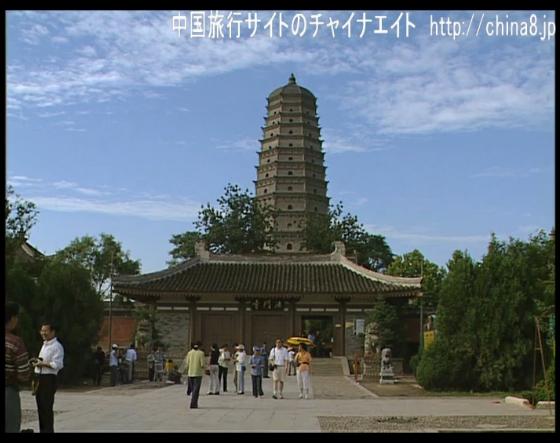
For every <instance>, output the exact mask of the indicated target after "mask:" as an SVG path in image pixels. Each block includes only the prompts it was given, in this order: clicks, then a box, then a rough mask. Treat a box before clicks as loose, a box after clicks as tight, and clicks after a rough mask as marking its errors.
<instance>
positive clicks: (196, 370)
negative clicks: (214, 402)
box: [185, 341, 206, 409]
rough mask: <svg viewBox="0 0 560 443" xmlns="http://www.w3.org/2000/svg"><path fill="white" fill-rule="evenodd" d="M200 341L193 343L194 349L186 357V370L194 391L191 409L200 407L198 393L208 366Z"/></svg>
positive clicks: (190, 386) (190, 385)
mask: <svg viewBox="0 0 560 443" xmlns="http://www.w3.org/2000/svg"><path fill="white" fill-rule="evenodd" d="M201 345H202V343H201V342H200V341H198V342H195V343H193V345H192V349H191V350H190V351H189V353H188V354H187V356H186V357H185V370H186V371H187V375H188V377H189V388H190V391H191V393H192V397H191V409H196V408H198V395H199V393H200V385H201V384H202V375H203V374H204V369H205V367H206V361H205V360H206V359H205V357H204V352H203V351H202V350H200V347H201Z"/></svg>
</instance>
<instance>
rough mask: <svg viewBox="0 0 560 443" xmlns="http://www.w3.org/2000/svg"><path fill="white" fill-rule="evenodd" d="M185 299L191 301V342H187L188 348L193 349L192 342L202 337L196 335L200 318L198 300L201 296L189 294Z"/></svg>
mask: <svg viewBox="0 0 560 443" xmlns="http://www.w3.org/2000/svg"><path fill="white" fill-rule="evenodd" d="M185 300H187V301H188V302H189V317H190V318H189V342H188V343H187V349H189V350H190V349H191V343H192V342H193V341H194V340H201V337H196V336H195V335H196V331H197V330H196V327H195V326H196V322H197V320H198V318H197V317H198V315H197V312H196V302H197V301H198V300H200V297H198V296H194V295H189V296H185Z"/></svg>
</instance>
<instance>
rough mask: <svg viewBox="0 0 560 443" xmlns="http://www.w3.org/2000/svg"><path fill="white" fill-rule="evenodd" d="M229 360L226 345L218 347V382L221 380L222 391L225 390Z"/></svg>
mask: <svg viewBox="0 0 560 443" xmlns="http://www.w3.org/2000/svg"><path fill="white" fill-rule="evenodd" d="M230 360H231V354H230V353H229V350H228V345H227V344H225V345H223V346H222V348H221V349H220V358H219V359H218V384H220V383H221V382H222V378H223V387H224V389H223V390H224V392H227V374H228V369H229V362H230Z"/></svg>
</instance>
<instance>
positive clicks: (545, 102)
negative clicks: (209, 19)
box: [7, 11, 554, 153]
mask: <svg viewBox="0 0 560 443" xmlns="http://www.w3.org/2000/svg"><path fill="white" fill-rule="evenodd" d="M263 14H264V12H263ZM172 15H173V12H171V11H170V12H167V11H162V12H150V13H145V12H140V11H118V12H114V11H95V12H91V11H88V12H74V11H72V12H68V11H65V12H49V13H30V14H20V15H19V17H20V20H21V21H22V22H23V23H27V22H28V23H30V26H31V28H30V31H28V32H27V34H26V37H23V38H28V39H29V38H31V39H33V38H36V37H29V35H31V36H34V35H43V34H42V33H49V36H52V35H53V34H56V35H54V37H60V38H65V39H68V40H78V39H80V41H82V40H83V41H84V42H85V43H84V45H83V46H81V47H80V49H79V50H78V51H79V53H77V54H76V56H75V57H74V58H72V57H68V56H66V55H65V56H60V57H58V58H57V57H50V58H49V57H47V56H45V59H44V60H41V59H39V60H37V61H36V62H35V63H30V62H29V61H27V60H26V61H25V62H24V61H23V59H20V58H18V57H17V56H15V55H14V56H11V57H10V58H9V64H8V75H7V79H8V81H7V92H8V108H9V109H11V110H13V109H23V108H26V107H51V106H59V105H67V104H74V103H89V102H107V101H111V100H114V99H115V98H116V97H122V96H126V95H127V94H131V93H141V94H144V95H146V96H150V97H158V92H157V90H156V88H158V87H169V86H177V85H181V84H185V83H188V82H192V81H194V80H197V79H198V78H201V77H208V76H215V75H220V74H223V73H228V72H233V71H236V70H242V69H247V68H258V67H266V68H267V69H268V68H271V67H273V65H275V64H281V63H290V64H291V65H295V68H297V69H299V70H300V71H302V72H303V73H305V74H306V75H310V76H311V75H317V76H319V75H320V76H336V75H340V74H350V76H349V77H348V78H354V79H355V80H352V81H348V80H347V81H342V82H340V83H339V86H338V87H337V88H335V89H334V90H330V89H327V90H326V91H325V94H326V95H327V94H328V96H329V97H332V98H333V99H338V101H339V103H340V106H341V107H342V112H344V111H347V110H351V111H352V114H353V115H354V116H355V119H354V121H357V120H361V121H363V122H365V123H366V124H367V126H369V127H370V130H371V131H375V132H376V133H377V134H380V133H382V134H389V135H390V134H427V133H438V132H446V131H472V130H478V129H480V128H484V127H513V126H523V127H526V126H530V125H534V124H538V123H540V122H542V121H547V122H548V121H550V120H551V116H552V115H553V111H554V99H553V97H554V42H539V43H537V44H535V43H534V42H529V41H527V40H524V41H523V40H520V39H509V40H506V41H503V42H499V44H497V43H496V42H495V41H489V40H487V39H486V40H484V39H470V40H461V41H453V40H451V39H436V38H430V37H422V36H421V35H418V36H416V37H415V38H414V39H400V40H395V39H389V38H388V39H386V40H380V39H366V38H364V39H361V40H359V44H356V41H357V40H356V39H357V38H358V37H354V38H353V39H348V38H346V37H344V38H342V36H341V38H337V39H332V37H331V36H330V33H329V32H328V31H325V32H323V33H322V35H321V36H320V37H318V38H316V39H311V38H287V37H286V38H270V37H269V36H268V35H267V32H266V31H265V32H259V33H257V35H256V36H255V37H254V38H242V39H238V40H236V39H228V38H225V39H223V40H222V39H208V38H205V39H190V38H188V37H186V36H184V35H183V36H181V37H179V36H178V34H177V32H174V31H173V30H172V27H171V19H172ZM333 15H334V16H337V17H338V18H339V19H340V20H342V21H344V20H345V18H346V17H347V16H348V14H346V13H344V14H342V13H341V14H338V15H337V13H334V12H333ZM47 20H48V21H47ZM38 21H42V22H44V23H49V29H48V30H47V28H46V27H45V26H43V25H40V24H38V23H37V22H38ZM261 26H263V24H262V23H261ZM261 31H263V30H262V29H261ZM309 31H310V33H311V30H309ZM54 37H52V38H54ZM147 61H149V62H147ZM341 77H342V76H341ZM326 95H325V96H326ZM181 111H182V109H181ZM185 112H187V111H186V108H185ZM11 115H12V116H13V115H14V114H13V113H12V114H11ZM358 140H360V141H359V142H357V141H354V140H350V141H349V140H340V139H336V137H335V138H330V139H329V138H327V137H325V141H326V147H328V149H329V150H330V151H331V152H333V153H338V152H364V151H368V150H371V146H369V141H368V145H365V144H364V143H363V141H362V140H364V139H358Z"/></svg>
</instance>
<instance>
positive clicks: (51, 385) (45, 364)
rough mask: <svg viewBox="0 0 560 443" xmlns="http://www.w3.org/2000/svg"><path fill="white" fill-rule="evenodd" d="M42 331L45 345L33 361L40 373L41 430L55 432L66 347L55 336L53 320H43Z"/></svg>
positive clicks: (38, 407) (38, 397) (38, 405)
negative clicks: (56, 400) (58, 382)
mask: <svg viewBox="0 0 560 443" xmlns="http://www.w3.org/2000/svg"><path fill="white" fill-rule="evenodd" d="M40 333H41V337H42V339H43V347H42V348H41V352H39V359H38V360H36V361H35V362H34V363H33V366H34V367H35V373H36V374H38V375H39V388H38V390H37V395H36V396H35V399H36V401H37V411H38V412H39V430H40V431H41V432H54V414H53V406H54V394H55V393H56V376H57V374H58V371H60V370H61V369H62V368H63V367H64V348H63V347H62V345H61V344H60V342H59V341H58V339H57V338H56V337H55V335H56V328H55V327H54V326H53V324H52V323H51V322H43V324H42V325H41V331H40Z"/></svg>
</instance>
